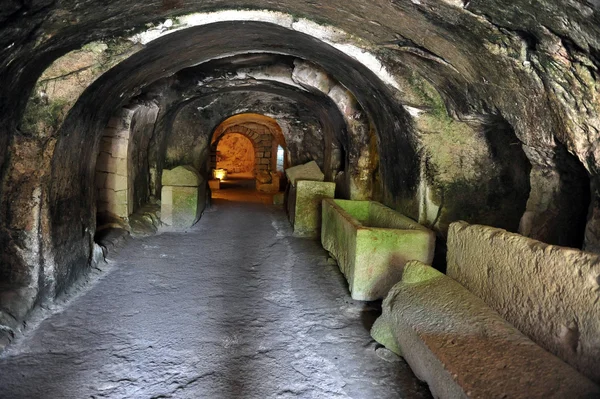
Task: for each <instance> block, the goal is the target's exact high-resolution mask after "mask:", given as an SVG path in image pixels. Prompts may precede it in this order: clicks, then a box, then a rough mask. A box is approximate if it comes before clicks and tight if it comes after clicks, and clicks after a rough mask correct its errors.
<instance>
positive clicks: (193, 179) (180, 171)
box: [162, 165, 203, 187]
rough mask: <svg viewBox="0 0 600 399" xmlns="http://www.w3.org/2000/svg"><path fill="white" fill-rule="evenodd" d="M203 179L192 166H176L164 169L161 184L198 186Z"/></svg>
mask: <svg viewBox="0 0 600 399" xmlns="http://www.w3.org/2000/svg"><path fill="white" fill-rule="evenodd" d="M202 181H203V179H202V177H201V176H200V174H199V173H198V172H197V171H196V169H194V168H193V167H192V166H189V165H184V166H178V167H176V168H174V169H171V170H168V169H164V170H163V174H162V185H163V186H178V187H198V186H199V185H200V183H201V182H202Z"/></svg>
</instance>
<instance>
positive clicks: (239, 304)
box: [0, 200, 429, 399]
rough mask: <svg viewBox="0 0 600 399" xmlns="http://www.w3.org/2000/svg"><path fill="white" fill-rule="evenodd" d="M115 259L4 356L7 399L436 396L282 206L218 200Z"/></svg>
mask: <svg viewBox="0 0 600 399" xmlns="http://www.w3.org/2000/svg"><path fill="white" fill-rule="evenodd" d="M107 267H108V268H109V269H110V270H109V271H108V272H106V273H104V274H103V275H102V277H101V278H100V279H98V280H97V281H96V282H95V283H93V285H92V286H90V287H87V288H86V289H84V290H83V291H82V292H80V293H79V294H78V295H76V296H75V297H74V298H72V299H71V300H70V301H69V302H68V303H67V304H66V305H65V306H64V308H62V309H61V310H60V311H58V312H55V313H54V314H52V315H50V316H49V317H47V318H46V319H45V320H43V321H42V322H41V323H40V324H39V325H38V326H37V327H36V328H35V329H34V328H30V329H29V330H28V331H27V332H26V333H25V334H24V335H23V336H22V337H21V338H20V339H19V340H18V341H17V342H16V343H15V344H14V345H12V347H10V348H9V350H8V351H6V352H5V353H4V355H3V356H2V357H1V358H0V397H1V398H7V399H8V398H11V399H12V398H28V399H33V398H78V399H80V398H210V399H220V398H223V399H230V398H319V399H323V398H366V399H367V398H377V399H382V398H428V397H429V393H428V391H427V388H426V387H425V386H423V385H421V384H420V383H419V382H418V381H417V379H416V378H415V377H414V375H413V374H412V372H411V371H410V369H409V368H408V366H407V365H406V363H404V362H403V361H402V360H401V359H398V358H395V357H393V356H387V355H389V353H386V352H385V350H382V349H381V348H377V345H376V344H375V343H374V342H373V341H372V339H371V338H370V336H369V333H368V327H369V325H370V324H371V323H372V321H373V317H374V315H375V314H376V310H374V309H373V307H372V306H370V305H369V304H365V303H362V302H356V301H352V300H351V299H350V297H349V295H348V292H347V289H346V285H345V282H344V280H343V278H342V276H341V275H340V273H339V271H338V270H337V267H336V266H335V265H331V264H329V263H328V262H327V255H326V253H325V251H324V250H323V249H322V248H321V247H320V245H319V243H318V242H317V241H311V240H306V239H299V238H294V237H292V236H291V229H290V227H289V224H288V222H287V219H286V218H285V214H284V213H283V211H282V210H281V207H279V208H277V207H274V206H268V205H264V204H258V203H238V202H230V201H224V200H216V201H215V203H214V204H213V208H212V209H210V210H209V211H207V212H206V213H205V215H204V216H203V218H202V219H201V221H200V222H199V223H198V224H197V225H196V226H195V227H194V228H193V229H191V231H189V232H187V233H164V234H161V235H157V236H153V237H148V238H144V239H137V240H131V241H129V242H128V243H127V244H126V246H125V247H123V248H122V249H121V250H120V251H119V253H118V254H116V255H114V256H112V258H111V259H110V265H109V266H107Z"/></svg>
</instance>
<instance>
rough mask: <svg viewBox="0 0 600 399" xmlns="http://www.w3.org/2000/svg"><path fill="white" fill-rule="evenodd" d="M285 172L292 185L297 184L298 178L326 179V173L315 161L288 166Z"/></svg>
mask: <svg viewBox="0 0 600 399" xmlns="http://www.w3.org/2000/svg"><path fill="white" fill-rule="evenodd" d="M285 174H286V176H287V178H288V180H289V181H290V183H291V184H292V186H295V185H296V182H297V181H298V180H311V181H323V180H324V179H325V175H324V174H323V172H321V169H320V168H319V165H317V163H316V162H315V161H310V162H308V163H306V164H304V165H297V166H292V167H291V168H287V169H286V170H285Z"/></svg>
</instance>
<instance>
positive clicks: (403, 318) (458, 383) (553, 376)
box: [372, 261, 600, 399]
mask: <svg viewBox="0 0 600 399" xmlns="http://www.w3.org/2000/svg"><path fill="white" fill-rule="evenodd" d="M372 334H373V336H374V338H375V339H377V340H380V341H381V343H383V344H389V343H390V342H392V343H393V344H396V345H397V346H398V347H399V349H400V350H401V352H402V356H403V357H404V358H405V359H406V361H407V362H408V364H409V365H410V367H411V368H412V369H413V371H414V372H415V374H416V375H417V376H418V377H419V378H421V379H423V380H424V381H426V382H427V383H428V385H429V388H430V389H431V392H432V393H433V395H434V397H437V398H449V399H457V398H482V399H483V398H523V399H525V398H527V399H530V398H540V399H542V398H544V399H545V398H557V399H558V398H596V397H598V395H600V387H598V386H597V385H595V384H594V383H593V382H592V381H590V380H588V379H587V378H586V377H585V376H583V375H581V374H579V373H578V372H577V371H576V370H575V369H574V368H572V367H571V366H569V365H568V364H566V363H564V362H563V361H562V360H560V359H558V358H557V357H555V356H554V355H552V354H551V353H549V352H547V351H545V350H544V349H543V348H541V347H540V346H538V345H536V344H535V343H534V342H533V341H531V340H530V339H528V338H527V337H526V336H524V335H523V334H522V333H521V332H519V331H518V330H517V329H516V328H514V327H513V326H512V325H510V324H509V323H508V322H506V321H505V320H504V319H503V318H502V317H501V316H500V315H499V314H498V313H497V312H495V311H494V310H492V309H491V308H490V307H489V306H487V305H486V304H485V302H483V301H482V300H481V299H479V298H477V297H476V296H475V295H473V294H472V293H470V292H469V291H468V290H467V289H465V288H464V287H463V286H461V285H460V284H459V283H457V282H456V281H454V280H453V279H451V278H449V277H447V276H446V275H444V274H442V273H440V272H438V271H436V270H435V269H433V268H432V267H430V266H427V265H424V264H422V263H420V262H417V261H413V262H409V263H408V264H407V265H406V267H405V269H404V274H403V278H402V281H401V282H400V283H398V284H396V285H395V286H394V287H393V288H392V289H391V290H390V292H389V294H388V296H387V297H386V299H385V300H384V302H383V315H382V316H381V317H380V318H379V319H377V321H376V322H375V325H374V327H373V330H372ZM389 349H391V350H394V346H393V345H392V347H390V348H389Z"/></svg>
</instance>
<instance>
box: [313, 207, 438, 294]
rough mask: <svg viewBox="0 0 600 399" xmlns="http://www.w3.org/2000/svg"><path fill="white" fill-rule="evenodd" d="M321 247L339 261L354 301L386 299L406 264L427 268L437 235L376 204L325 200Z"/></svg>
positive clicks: (431, 257) (400, 277)
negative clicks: (419, 264) (416, 261)
mask: <svg viewBox="0 0 600 399" xmlns="http://www.w3.org/2000/svg"><path fill="white" fill-rule="evenodd" d="M322 212H323V216H322V227H321V243H322V244H323V247H324V248H325V249H326V250H327V251H329V253H330V254H331V255H332V256H333V257H334V258H335V259H336V260H337V262H338V265H339V268H340V270H341V271H342V273H343V274H344V276H345V277H346V280H348V284H349V287H350V292H351V294H352V298H353V299H357V300H363V301H373V300H376V299H382V298H384V297H385V296H386V295H387V293H388V291H389V290H390V288H391V287H392V286H393V285H394V284H396V283H397V282H398V281H400V280H401V279H402V271H403V268H404V265H405V264H406V262H408V261H410V260H418V261H421V262H423V263H425V264H429V265H430V264H431V262H432V260H433V252H434V247H435V234H434V233H433V232H432V231H431V230H429V229H427V228H425V227H423V226H421V225H420V224H418V223H417V222H415V221H414V220H412V219H409V218H408V217H406V216H403V215H402V214H400V213H398V212H396V211H394V210H392V209H390V208H388V207H386V206H384V205H381V204H380V203H378V202H374V201H348V200H334V199H325V200H323V207H322Z"/></svg>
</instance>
